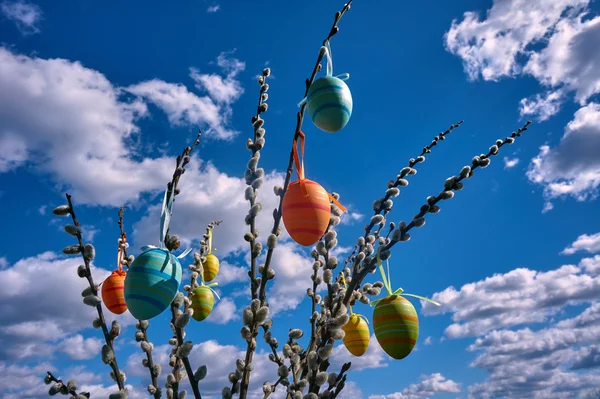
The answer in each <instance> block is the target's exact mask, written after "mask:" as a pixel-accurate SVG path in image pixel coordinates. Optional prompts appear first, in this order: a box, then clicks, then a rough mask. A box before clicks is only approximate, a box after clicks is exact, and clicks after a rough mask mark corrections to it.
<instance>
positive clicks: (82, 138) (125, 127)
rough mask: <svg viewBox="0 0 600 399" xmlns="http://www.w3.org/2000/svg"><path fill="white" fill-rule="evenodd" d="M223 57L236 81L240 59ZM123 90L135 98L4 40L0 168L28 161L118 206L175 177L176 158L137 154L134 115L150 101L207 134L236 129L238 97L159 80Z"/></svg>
mask: <svg viewBox="0 0 600 399" xmlns="http://www.w3.org/2000/svg"><path fill="white" fill-rule="evenodd" d="M221 58H222V61H221V64H223V65H222V68H224V69H225V70H226V71H227V72H228V73H229V75H228V77H227V79H226V80H225V82H226V83H227V84H229V85H232V84H233V83H232V82H234V77H235V74H234V75H231V67H230V66H228V63H232V64H235V65H238V66H237V68H238V71H239V70H241V68H242V67H241V66H240V65H241V64H242V63H240V62H239V61H238V60H229V59H228V58H223V57H221ZM216 87H217V84H215V87H213V88H212V89H211V90H212V91H216V90H217V89H216ZM125 90H128V92H129V93H133V94H135V95H136V96H137V98H135V99H131V97H132V96H131V95H129V96H127V95H126V93H127V92H126V91H124V90H123V89H121V88H118V87H115V86H114V85H113V84H112V83H111V82H110V81H108V79H106V77H105V76H104V75H103V74H101V73H100V72H98V71H95V70H93V69H89V68H86V67H84V66H83V65H81V64H80V63H79V62H71V61H69V60H65V59H41V58H35V57H29V56H25V55H18V54H15V53H13V52H12V51H10V50H8V49H6V48H0V93H2V94H0V148H1V150H0V173H2V172H6V171H8V170H12V169H15V168H18V167H19V166H21V165H23V164H24V163H25V162H30V163H32V164H34V165H35V166H36V167H37V168H39V169H40V170H41V171H43V172H45V173H48V174H50V175H51V176H52V177H53V178H54V180H55V181H56V182H57V184H59V185H68V186H69V189H70V190H71V191H72V194H73V195H74V197H75V198H76V200H77V201H78V202H80V203H81V202H83V203H88V204H99V205H112V206H120V205H122V204H124V203H128V202H135V201H137V200H138V199H139V197H140V194H141V193H144V192H151V193H154V192H157V191H158V190H160V189H162V188H163V187H164V184H165V182H166V181H169V180H170V177H171V176H170V173H171V172H172V171H171V169H172V165H173V160H172V159H170V158H167V157H159V158H145V159H141V160H137V159H138V158H139V156H138V154H137V153H138V151H139V148H138V145H137V144H136V142H135V139H136V138H137V137H138V136H139V128H138V126H137V125H136V123H137V121H138V120H139V119H140V118H142V117H145V116H147V115H148V109H147V106H146V101H149V102H152V103H154V104H156V105H157V106H158V107H160V108H162V109H163V110H164V111H165V112H166V113H167V115H168V117H169V120H170V121H171V123H173V124H182V123H186V124H187V123H190V124H201V125H202V126H203V127H204V126H207V127H208V131H207V136H208V137H215V138H221V139H224V138H231V137H232V136H233V134H234V132H233V131H231V130H230V129H228V128H227V127H226V124H227V118H228V115H230V108H229V103H230V102H231V101H233V98H230V99H229V100H230V101H229V103H221V102H215V101H213V100H212V99H211V97H210V96H203V97H200V96H198V95H196V94H194V93H192V92H190V91H188V89H187V88H186V87H184V86H183V85H181V84H172V83H167V82H164V81H160V80H151V81H147V82H141V83H139V84H137V85H132V86H130V87H128V88H127V89H125ZM81 132H87V133H86V134H82V133H81ZM89 132H94V133H93V134H91V133H89Z"/></svg>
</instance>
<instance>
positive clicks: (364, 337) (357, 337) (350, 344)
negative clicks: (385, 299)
mask: <svg viewBox="0 0 600 399" xmlns="http://www.w3.org/2000/svg"><path fill="white" fill-rule="evenodd" d="M342 330H344V332H345V333H346V335H345V336H344V346H346V349H348V352H350V353H352V354H353V355H354V356H362V355H364V354H365V352H366V351H367V348H368V347H369V339H370V335H369V326H368V325H367V322H366V321H364V320H363V318H362V317H359V316H357V315H355V314H353V315H352V316H350V320H349V321H348V323H346V325H344V327H342Z"/></svg>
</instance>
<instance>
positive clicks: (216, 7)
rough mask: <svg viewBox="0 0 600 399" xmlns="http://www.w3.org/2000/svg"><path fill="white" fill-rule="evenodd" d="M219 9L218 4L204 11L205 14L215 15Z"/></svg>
mask: <svg viewBox="0 0 600 399" xmlns="http://www.w3.org/2000/svg"><path fill="white" fill-rule="evenodd" d="M220 9H221V6H220V5H218V4H215V5H214V6H210V7H208V8H207V9H206V12H207V13H209V14H212V13H215V12H217V11H219V10H220Z"/></svg>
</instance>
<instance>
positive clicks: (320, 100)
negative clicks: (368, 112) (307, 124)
mask: <svg viewBox="0 0 600 399" xmlns="http://www.w3.org/2000/svg"><path fill="white" fill-rule="evenodd" d="M306 102H307V105H308V115H309V117H310V119H311V120H312V121H313V123H314V124H315V125H316V126H317V127H318V128H319V129H321V130H323V131H325V132H329V133H335V132H338V131H340V130H342V129H343V128H344V126H346V124H347V123H348V121H349V120H350V115H352V94H350V89H349V88H348V86H347V85H346V83H344V81H343V80H341V79H338V78H336V77H334V76H325V77H322V78H319V79H317V80H316V81H314V82H313V84H312V85H311V86H310V88H309V89H308V93H307V96H306Z"/></svg>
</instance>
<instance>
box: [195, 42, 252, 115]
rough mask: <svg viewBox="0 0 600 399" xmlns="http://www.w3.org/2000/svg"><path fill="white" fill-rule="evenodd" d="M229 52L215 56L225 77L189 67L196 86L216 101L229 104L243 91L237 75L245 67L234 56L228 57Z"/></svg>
mask: <svg viewBox="0 0 600 399" xmlns="http://www.w3.org/2000/svg"><path fill="white" fill-rule="evenodd" d="M231 54H232V53H221V54H219V56H218V57H217V65H218V66H219V67H220V68H221V69H222V70H223V72H225V73H226V74H227V75H226V76H225V78H223V77H222V76H221V75H218V74H214V73H211V74H202V73H200V71H199V70H198V69H197V68H191V69H190V77H191V78H192V79H193V80H194V81H195V82H196V88H197V89H199V90H206V92H207V93H208V94H209V95H210V97H211V98H212V99H213V100H215V101H216V102H218V103H224V104H230V103H232V102H233V101H235V100H237V99H238V98H239V97H240V96H241V95H242V94H243V93H244V89H243V88H242V86H241V84H240V82H239V81H238V80H237V75H239V74H240V72H242V71H244V70H245V69H246V64H245V63H244V62H241V61H240V60H238V59H236V58H230V57H229V56H230V55H231Z"/></svg>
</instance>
